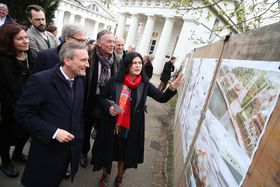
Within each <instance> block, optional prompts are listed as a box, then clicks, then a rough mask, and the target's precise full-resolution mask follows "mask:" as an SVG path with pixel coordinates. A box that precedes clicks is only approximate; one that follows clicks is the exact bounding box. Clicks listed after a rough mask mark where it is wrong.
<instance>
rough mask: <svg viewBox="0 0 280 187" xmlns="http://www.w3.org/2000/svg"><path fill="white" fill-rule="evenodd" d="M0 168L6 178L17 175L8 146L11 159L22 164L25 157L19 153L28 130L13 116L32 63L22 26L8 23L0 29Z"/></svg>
mask: <svg viewBox="0 0 280 187" xmlns="http://www.w3.org/2000/svg"><path fill="white" fill-rule="evenodd" d="M0 43H1V46H0V93H1V94H0V95H1V115H2V123H1V124H0V156H1V161H2V162H1V166H0V169H1V171H3V172H4V173H5V174H6V175H7V176H8V177H17V176H18V171H17V169H16V168H15V167H14V165H13V164H12V162H11V158H10V154H9V151H10V146H11V145H15V149H14V152H13V155H12V160H14V161H19V162H23V163H25V161H26V159H27V156H26V155H24V154H23V153H22V150H23V147H24V145H25V143H26V142H27V140H28V138H29V135H28V133H27V132H26V131H25V130H24V129H23V128H22V127H21V126H19V125H18V124H17V123H16V121H15V118H14V109H15V105H16V102H17V99H18V98H19V95H20V94H21V91H22V89H23V86H24V84H25V81H26V80H27V78H28V77H29V75H30V73H31V69H32V65H33V59H34V58H33V56H32V55H31V54H30V53H29V40H28V37H27V34H26V32H25V30H24V27H22V26H20V25H18V24H15V23H11V24H6V25H4V26H3V27H1V28H0Z"/></svg>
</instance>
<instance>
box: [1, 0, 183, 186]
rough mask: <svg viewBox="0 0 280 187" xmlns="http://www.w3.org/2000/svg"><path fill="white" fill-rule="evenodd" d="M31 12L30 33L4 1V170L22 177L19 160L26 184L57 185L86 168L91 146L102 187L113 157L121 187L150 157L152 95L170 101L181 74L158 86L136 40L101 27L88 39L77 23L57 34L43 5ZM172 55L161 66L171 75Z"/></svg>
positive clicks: (147, 57)
mask: <svg viewBox="0 0 280 187" xmlns="http://www.w3.org/2000/svg"><path fill="white" fill-rule="evenodd" d="M26 14H27V19H28V20H29V22H30V24H31V26H30V27H29V28H28V30H27V29H26V28H27V27H24V26H21V25H19V24H17V23H16V22H15V21H14V20H13V19H12V18H10V17H9V16H8V7H7V6H6V5H5V4H2V3H0V44H1V45H0V98H1V108H0V109H1V122H0V156H1V166H0V170H1V171H2V172H3V173H4V174H5V175H7V176H8V177H17V176H18V175H19V172H18V170H17V169H16V167H15V166H14V164H13V161H19V162H22V163H25V168H24V172H23V175H22V179H21V182H22V184H23V185H24V186H26V187H38V186H40V187H57V186H59V185H60V183H61V181H62V180H63V178H65V177H67V176H70V177H71V180H72V181H73V179H74V176H75V174H76V173H77V171H78V167H79V165H80V166H81V167H86V166H87V165H88V153H89V152H90V150H91V155H92V157H91V159H90V161H91V164H93V171H97V170H101V169H102V170H103V174H102V176H101V179H100V187H105V186H108V175H110V173H111V168H112V162H113V161H116V162H118V168H117V170H118V174H117V176H116V178H115V181H114V185H115V186H116V187H119V186H121V184H122V178H123V176H124V174H125V171H126V170H127V169H129V168H137V166H138V164H140V163H143V161H144V140H145V138H144V132H145V109H146V98H147V96H149V97H151V98H153V99H155V100H156V101H158V102H161V103H165V102H167V101H168V100H170V99H171V98H172V97H173V96H174V95H175V94H176V89H177V88H178V86H179V85H180V84H181V82H182V81H183V76H182V75H179V76H178V77H177V78H176V79H175V80H174V81H173V82H170V86H169V88H167V89H166V86H167V82H168V81H169V80H167V79H168V78H165V79H164V80H162V81H164V85H163V86H161V87H160V89H158V88H156V87H155V86H154V85H153V84H151V83H150V82H149V79H150V78H151V77H152V74H153V66H152V60H153V56H152V55H144V56H143V57H142V55H141V54H139V53H138V52H136V51H135V50H136V49H135V45H133V44H131V45H129V48H128V50H127V51H125V49H124V39H123V38H122V37H118V36H117V37H115V36H114V35H113V33H112V32H111V31H108V30H102V31H100V32H99V33H98V34H97V37H96V40H87V38H86V33H85V32H84V29H83V27H82V26H79V25H74V24H66V25H64V26H63V29H62V31H61V36H60V37H58V36H57V35H56V33H57V28H56V27H55V26H54V25H49V26H48V27H46V20H45V11H44V9H43V8H42V7H40V6H38V5H29V6H28V7H27V8H26ZM174 59H175V60H176V58H175V57H172V58H171V61H170V62H167V63H166V64H168V65H165V67H164V70H163V72H164V74H169V75H168V76H167V75H165V76H167V77H169V79H170V74H171V71H174V63H175V60H174ZM170 63H171V65H170ZM167 69H168V71H167ZM92 129H94V131H95V134H96V137H95V141H94V144H93V145H92V146H91V144H90V136H91V132H92ZM29 138H30V148H29V152H28V155H25V154H23V148H24V146H25V144H26V142H27V141H28V139H29ZM11 146H15V148H14V150H13V154H12V156H10V149H11ZM42 160H44V162H42Z"/></svg>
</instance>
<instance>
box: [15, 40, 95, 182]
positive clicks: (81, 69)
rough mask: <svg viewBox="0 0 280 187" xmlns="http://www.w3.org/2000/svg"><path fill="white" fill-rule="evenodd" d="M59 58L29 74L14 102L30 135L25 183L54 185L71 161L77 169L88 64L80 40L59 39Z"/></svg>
mask: <svg viewBox="0 0 280 187" xmlns="http://www.w3.org/2000/svg"><path fill="white" fill-rule="evenodd" d="M59 59H60V62H61V65H60V64H57V65H56V66H55V67H54V68H52V69H49V70H46V71H42V72H39V73H35V74H33V75H31V77H30V79H29V80H28V81H27V83H26V87H25V88H24V90H23V93H22V95H21V97H20V99H19V101H18V103H17V106H16V119H17V121H18V123H19V124H22V125H23V126H24V127H25V128H26V130H27V131H28V132H30V134H31V137H32V140H31V145H30V150H29V154H28V160H27V163H26V166H25V170H24V173H23V176H22V180H21V181H22V184H23V185H25V186H27V187H38V186H40V187H57V186H59V184H60V183H61V181H62V179H63V178H64V175H65V173H66V171H67V168H68V165H69V164H70V165H71V167H70V168H71V179H72V181H73V178H74V175H75V173H76V172H77V170H78V166H79V160H80V154H81V148H82V139H83V128H84V127H83V113H82V110H83V99H84V93H83V90H84V85H83V81H82V80H81V78H80V76H85V74H86V72H85V71H86V68H88V67H89V63H88V52H87V49H86V45H85V44H80V43H77V42H68V43H65V44H64V45H63V46H62V48H61V50H60V52H59Z"/></svg>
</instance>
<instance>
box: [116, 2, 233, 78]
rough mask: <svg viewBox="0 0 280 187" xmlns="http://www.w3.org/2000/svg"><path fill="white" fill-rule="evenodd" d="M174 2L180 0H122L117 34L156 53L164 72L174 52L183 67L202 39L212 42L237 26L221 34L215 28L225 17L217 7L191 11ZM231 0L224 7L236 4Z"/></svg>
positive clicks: (138, 47) (157, 67) (156, 68)
mask: <svg viewBox="0 0 280 187" xmlns="http://www.w3.org/2000/svg"><path fill="white" fill-rule="evenodd" d="M173 2H178V1H174V0H173V1H169V0H165V1H163V0H161V1H160V0H121V1H120V9H119V14H120V16H119V18H118V19H117V20H118V26H117V30H116V36H123V37H124V38H125V41H126V44H125V46H128V44H131V43H133V44H135V45H136V50H137V51H138V52H140V53H141V54H143V55H144V54H153V55H154V56H155V59H154V61H153V66H154V73H155V74H160V73H161V71H162V69H163V66H164V63H165V62H166V61H168V60H169V59H170V57H172V56H175V57H177V64H176V67H179V66H180V64H181V63H182V62H183V61H184V60H185V57H186V55H187V54H188V53H190V52H191V51H192V50H193V49H194V48H197V47H200V46H201V45H203V44H202V43H201V42H199V41H206V42H207V43H206V44H208V43H211V42H212V41H216V40H218V39H220V38H221V37H222V36H224V35H226V34H228V33H229V31H231V30H232V32H236V31H235V30H234V29H228V30H225V31H223V32H220V33H219V34H216V33H215V32H213V27H214V26H215V25H216V24H218V23H219V22H221V21H225V20H224V19H223V18H222V17H219V15H218V14H215V10H210V9H204V10H202V11H201V12H200V13H199V14H198V13H197V12H195V11H189V12H187V11H186V10H184V8H181V9H180V8H179V9H176V8H171V4H172V3H173ZM195 3H196V4H198V5H197V6H203V4H199V3H201V2H199V1H194V4H195ZM228 3H229V4H228V5H227V7H223V8H224V10H227V9H230V8H233V6H234V4H233V2H232V1H229V2H228ZM230 3H231V4H230ZM221 6H223V5H221ZM180 10H181V11H180ZM209 15H211V16H209ZM204 17H208V19H207V20H206V19H205V18H204ZM203 18H204V19H203Z"/></svg>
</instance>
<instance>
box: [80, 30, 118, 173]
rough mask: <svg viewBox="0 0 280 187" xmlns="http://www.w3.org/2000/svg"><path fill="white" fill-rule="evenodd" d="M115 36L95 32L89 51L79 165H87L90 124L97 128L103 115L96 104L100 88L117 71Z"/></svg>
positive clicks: (106, 31)
mask: <svg viewBox="0 0 280 187" xmlns="http://www.w3.org/2000/svg"><path fill="white" fill-rule="evenodd" d="M114 47H115V37H114V35H113V34H112V32H111V31H108V30H103V31H100V32H99V33H98V34H97V40H96V46H95V48H94V49H93V50H91V51H90V52H89V56H90V59H89V63H90V68H88V69H87V74H86V78H85V107H84V108H85V109H84V112H85V129H84V132H85V138H84V144H83V154H82V158H81V162H80V163H81V166H82V167H86V166H87V161H88V159H87V153H88V152H89V150H90V133H91V129H92V126H93V125H94V124H95V128H97V130H98V127H97V126H98V124H99V121H100V119H101V117H102V116H103V111H102V109H101V108H100V107H99V106H98V98H99V95H100V90H101V89H102V88H103V87H104V86H105V84H106V82H107V81H108V80H109V78H111V77H112V76H114V75H116V72H117V71H118V64H117V60H116V57H115V55H114V53H113V52H114Z"/></svg>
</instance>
